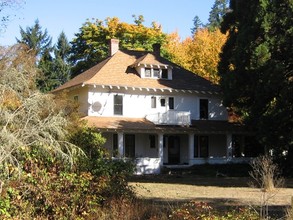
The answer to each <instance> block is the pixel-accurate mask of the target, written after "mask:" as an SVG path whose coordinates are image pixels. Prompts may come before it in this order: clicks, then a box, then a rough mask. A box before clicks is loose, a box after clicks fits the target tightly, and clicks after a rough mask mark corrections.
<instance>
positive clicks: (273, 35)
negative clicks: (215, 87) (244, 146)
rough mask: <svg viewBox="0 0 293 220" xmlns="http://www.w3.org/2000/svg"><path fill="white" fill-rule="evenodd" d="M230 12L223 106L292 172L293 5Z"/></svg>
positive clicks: (235, 4) (251, 4)
mask: <svg viewBox="0 0 293 220" xmlns="http://www.w3.org/2000/svg"><path fill="white" fill-rule="evenodd" d="M230 8H231V9H232V10H231V11H230V12H229V13H227V14H226V15H225V17H224V21H223V23H222V27H221V28H222V31H223V32H229V38H228V40H227V42H226V44H225V46H224V48H223V53H222V55H221V62H220V64H219V73H220V75H221V85H222V88H223V90H224V95H225V97H224V98H225V104H226V105H227V106H229V107H231V108H232V109H233V110H234V111H235V112H236V113H238V114H239V116H240V117H241V119H242V120H243V121H244V122H245V123H247V124H248V125H249V126H250V127H251V128H252V130H253V132H255V133H256V136H257V137H258V140H259V142H260V144H261V145H262V146H264V147H266V149H268V150H269V149H273V152H274V155H275V156H276V157H278V158H279V159H280V158H281V159H284V160H285V161H286V162H287V165H288V164H290V163H291V168H293V166H292V165H293V164H292V161H293V71H292V69H293V43H292V42H293V31H292V25H293V2H292V1H291V0H280V1H270V0H259V1H254V0H247V1H237V0H231V1H230ZM279 161H280V160H279Z"/></svg>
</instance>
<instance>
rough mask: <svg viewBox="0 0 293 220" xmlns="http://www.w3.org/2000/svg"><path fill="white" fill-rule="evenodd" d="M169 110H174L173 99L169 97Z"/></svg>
mask: <svg viewBox="0 0 293 220" xmlns="http://www.w3.org/2000/svg"><path fill="white" fill-rule="evenodd" d="M169 109H174V98H173V97H169Z"/></svg>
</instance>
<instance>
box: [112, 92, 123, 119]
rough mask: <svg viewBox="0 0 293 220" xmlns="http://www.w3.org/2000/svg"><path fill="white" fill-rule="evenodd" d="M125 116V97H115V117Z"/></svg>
mask: <svg viewBox="0 0 293 220" xmlns="http://www.w3.org/2000/svg"><path fill="white" fill-rule="evenodd" d="M122 114H123V97H122V95H115V96H114V115H122Z"/></svg>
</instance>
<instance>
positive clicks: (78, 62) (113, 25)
mask: <svg viewBox="0 0 293 220" xmlns="http://www.w3.org/2000/svg"><path fill="white" fill-rule="evenodd" d="M133 18H134V24H128V23H126V22H121V21H120V20H119V18H117V17H113V18H106V19H105V20H104V21H101V20H98V19H97V20H94V21H93V22H91V21H87V22H86V23H85V24H83V26H82V27H81V28H80V32H79V33H77V34H75V38H74V39H73V41H72V42H71V44H72V54H71V57H70V60H71V61H72V64H73V65H74V68H73V69H72V76H76V75H77V74H79V73H81V72H83V71H85V70H87V69H88V68H90V67H91V66H93V65H95V64H96V63H98V62H100V61H101V60H103V59H105V58H106V57H107V56H108V42H109V39H111V38H117V39H119V40H120V45H119V46H120V48H121V49H135V50H151V49H152V45H153V44H154V43H161V44H162V43H163V42H164V41H165V39H166V34H164V33H163V32H162V28H161V26H160V25H159V24H157V23H155V22H153V23H152V26H151V27H146V26H144V25H143V21H144V18H143V16H142V15H140V16H139V17H136V16H133Z"/></svg>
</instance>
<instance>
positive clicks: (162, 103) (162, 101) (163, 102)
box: [160, 98, 166, 107]
mask: <svg viewBox="0 0 293 220" xmlns="http://www.w3.org/2000/svg"><path fill="white" fill-rule="evenodd" d="M160 102H161V106H162V107H164V106H166V99H164V98H163V99H160Z"/></svg>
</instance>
